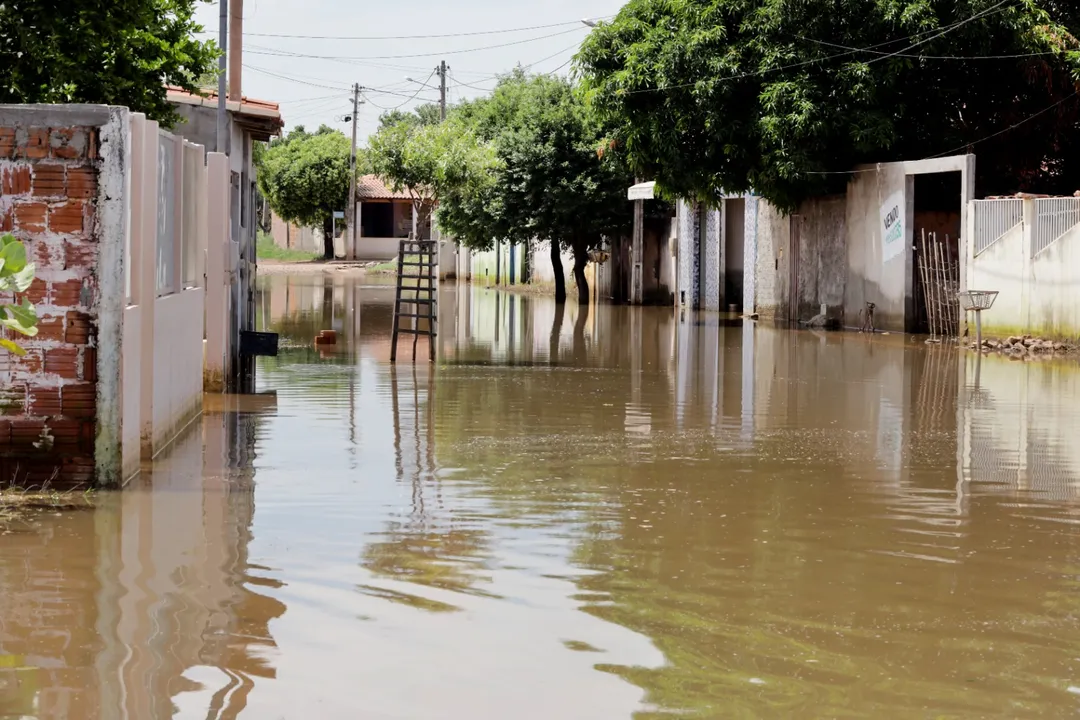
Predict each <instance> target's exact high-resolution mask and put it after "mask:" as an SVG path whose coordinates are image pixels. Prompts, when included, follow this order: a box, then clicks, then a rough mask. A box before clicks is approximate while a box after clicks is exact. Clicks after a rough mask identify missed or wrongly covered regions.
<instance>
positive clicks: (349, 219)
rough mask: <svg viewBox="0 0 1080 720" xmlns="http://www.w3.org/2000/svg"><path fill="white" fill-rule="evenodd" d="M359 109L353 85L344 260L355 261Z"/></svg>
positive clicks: (357, 94) (358, 85) (355, 88)
mask: <svg viewBox="0 0 1080 720" xmlns="http://www.w3.org/2000/svg"><path fill="white" fill-rule="evenodd" d="M359 107H360V83H355V84H354V85H353V96H352V121H351V122H352V145H351V146H350V148H349V199H348V200H347V201H346V203H345V206H346V207H345V259H346V260H355V259H356V245H357V243H356V235H357V228H356V115H357V112H358V110H359Z"/></svg>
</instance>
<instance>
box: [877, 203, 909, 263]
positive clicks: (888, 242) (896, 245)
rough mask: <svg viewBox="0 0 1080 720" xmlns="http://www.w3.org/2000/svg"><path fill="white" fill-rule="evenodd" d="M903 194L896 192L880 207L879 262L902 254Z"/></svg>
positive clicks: (884, 261) (885, 261)
mask: <svg viewBox="0 0 1080 720" xmlns="http://www.w3.org/2000/svg"><path fill="white" fill-rule="evenodd" d="M904 212H905V208H904V193H903V191H900V190H898V191H896V192H894V193H893V194H892V195H890V196H889V197H888V198H887V199H886V200H885V203H884V204H883V205H882V206H881V227H880V230H881V262H883V263H887V262H889V261H890V260H892V259H893V258H894V257H897V256H898V255H903V254H904V247H905V245H906V243H905V241H904Z"/></svg>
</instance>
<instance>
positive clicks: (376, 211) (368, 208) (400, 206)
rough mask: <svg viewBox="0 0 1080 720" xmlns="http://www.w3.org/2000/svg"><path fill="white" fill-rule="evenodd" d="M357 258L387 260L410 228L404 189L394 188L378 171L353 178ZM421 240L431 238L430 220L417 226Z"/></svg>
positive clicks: (408, 202) (410, 212)
mask: <svg viewBox="0 0 1080 720" xmlns="http://www.w3.org/2000/svg"><path fill="white" fill-rule="evenodd" d="M356 220H357V226H358V227H359V228H360V234H359V235H357V242H356V259H357V260H389V259H391V258H394V257H396V256H397V252H398V243H399V242H400V240H401V239H402V238H407V237H409V233H410V232H412V230H413V222H414V220H413V204H412V198H411V197H410V196H409V193H408V191H407V190H401V191H398V192H395V191H394V190H392V189H391V188H389V187H388V186H387V185H386V183H384V182H383V181H382V180H381V179H379V177H378V176H377V175H363V176H361V177H359V178H357V181H356ZM419 236H420V238H421V239H422V240H429V239H431V220H430V219H429V220H428V221H427V222H426V223H425V224H424V227H423V228H420V229H419Z"/></svg>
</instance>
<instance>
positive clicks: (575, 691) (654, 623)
mask: <svg viewBox="0 0 1080 720" xmlns="http://www.w3.org/2000/svg"><path fill="white" fill-rule="evenodd" d="M261 283H262V284H261V292H260V294H259V295H258V297H257V302H258V305H259V308H260V310H259V321H258V322H259V327H260V329H262V328H263V327H265V328H266V329H269V330H273V331H276V332H279V333H281V346H282V349H281V353H280V355H279V357H277V358H262V359H260V360H259V364H258V371H257V372H258V375H257V388H258V392H259V394H257V395H254V396H247V397H241V398H225V399H222V398H220V397H209V396H208V399H207V405H206V412H205V414H204V416H203V418H202V419H201V420H200V421H198V422H197V423H196V425H194V426H193V427H192V428H191V429H190V431H189V432H188V433H187V434H185V435H184V436H183V437H182V438H181V440H180V441H179V442H178V443H177V444H176V445H175V447H174V448H173V449H172V450H171V451H170V452H168V453H167V454H166V455H164V456H163V457H161V458H160V459H159V460H158V461H156V462H155V463H154V465H153V468H152V471H150V472H147V473H144V474H143V475H144V477H142V478H141V479H140V480H139V481H138V482H137V483H136V484H135V485H134V487H132V488H131V489H129V490H128V491H125V492H123V493H118V494H103V495H100V496H99V497H98V499H97V503H96V505H97V507H96V508H95V509H92V510H90V509H87V510H81V511H77V512H65V513H56V512H47V513H40V514H38V515H35V516H33V517H31V518H30V519H28V520H25V521H13V522H11V523H8V524H6V525H3V526H0V718H4V719H5V720H6V719H7V718H35V719H45V718H49V719H53V718H57V719H59V718H65V719H66V718H73V719H74V718H101V719H103V720H114V719H120V718H123V719H129V718H130V719H131V720H147V719H156V718H171V717H176V718H199V719H203V718H244V719H245V720H246V719H248V718H255V719H262V718H271V719H276V718H286V719H288V720H292V719H294V718H296V719H302V718H303V719H306V718H319V719H323V718H326V719H338V718H342V719H345V718H348V719H352V718H402V719H428V718H485V719H486V718H490V719H493V720H494V719H500V720H501V719H502V718H537V719H544V720H550V719H555V718H559V719H562V718H581V719H583V720H586V719H588V720H593V719H601V718H660V717H672V716H674V717H692V718H792V717H798V718H825V717H829V718H834V717H844V718H856V717H860V718H861V717H868V718H869V717H891V718H927V717H933V718H974V717H1001V718H1021V717H1032V718H1034V717H1039V718H1056V717H1074V716H1075V715H1076V713H1077V712H1080V442H1078V441H1077V438H1078V437H1080V369H1078V368H1077V367H1076V366H1075V365H1074V364H1068V363H1051V362H1038V363H1023V362H1015V361H1010V360H1006V359H1002V358H993V357H991V358H986V359H984V360H983V361H982V363H981V367H980V368H979V371H978V375H977V377H976V370H975V358H974V357H972V356H969V355H965V354H961V353H959V352H958V351H957V350H956V349H955V348H938V347H933V346H926V345H923V344H922V343H921V342H919V341H917V340H912V339H910V338H904V337H902V336H895V335H892V336H878V337H874V338H870V337H867V336H864V335H860V334H857V333H814V332H807V331H798V332H796V331H791V330H784V329H775V328H772V327H768V326H766V325H764V324H755V323H751V322H744V321H742V320H736V319H727V318H726V317H725V316H719V315H715V314H700V315H694V314H688V315H686V316H683V317H680V316H679V315H678V314H676V313H675V312H674V311H673V310H672V309H670V308H634V309H631V308H625V307H607V306H600V307H598V308H593V309H592V311H591V312H589V313H586V312H584V310H582V311H579V309H578V308H577V307H576V306H570V307H567V308H566V310H565V315H560V314H559V313H557V312H556V306H555V305H554V303H553V302H552V301H551V300H550V298H548V297H546V296H524V295H514V294H506V293H498V292H494V291H490V290H485V289H481V288H476V287H468V286H458V287H455V286H453V285H449V286H447V289H446V291H445V292H444V293H443V294H442V297H441V300H440V302H441V318H440V332H441V337H440V339H439V343H440V345H439V353H440V358H439V362H438V363H437V364H436V365H435V366H429V365H428V363H427V362H426V352H425V351H423V350H420V351H418V356H419V357H421V358H424V360H422V361H420V362H418V363H417V364H416V365H413V364H412V362H411V361H408V360H409V358H411V346H410V345H409V344H407V343H406V342H405V341H402V345H401V352H400V354H399V362H398V364H397V365H396V366H392V365H390V364H389V361H388V359H389V352H390V344H389V334H390V328H391V316H392V302H393V287H392V286H391V285H389V284H386V281H385V280H382V281H380V280H376V279H370V278H369V279H364V278H360V279H353V278H346V277H340V276H337V277H336V276H333V275H328V276H326V277H323V276H314V275H310V276H306V275H293V276H285V275H281V276H268V277H264V278H262V279H261ZM330 328H332V329H335V330H337V331H338V335H339V343H338V345H337V346H336V347H331V348H330V349H328V350H326V349H322V348H320V349H316V348H315V347H314V345H313V343H312V340H313V338H314V336H315V335H316V334H317V333H318V332H319V331H320V330H323V329H330ZM422 342H423V341H421V343H422ZM402 359H404V360H406V362H402V361H401V360H402Z"/></svg>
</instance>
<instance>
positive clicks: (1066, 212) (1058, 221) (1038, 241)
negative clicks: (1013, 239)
mask: <svg viewBox="0 0 1080 720" xmlns="http://www.w3.org/2000/svg"><path fill="white" fill-rule="evenodd" d="M1077 225H1080V198H1039V199H1037V200H1036V201H1035V232H1034V233H1033V234H1032V242H1031V257H1035V256H1036V255H1038V254H1039V253H1041V252H1042V251H1043V250H1045V249H1046V248H1048V247H1050V246H1051V245H1053V244H1054V241H1055V240H1057V239H1058V238H1060V237H1061V236H1062V235H1064V234H1065V233H1067V232H1069V230H1071V229H1072V228H1074V227H1075V226H1077Z"/></svg>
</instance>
